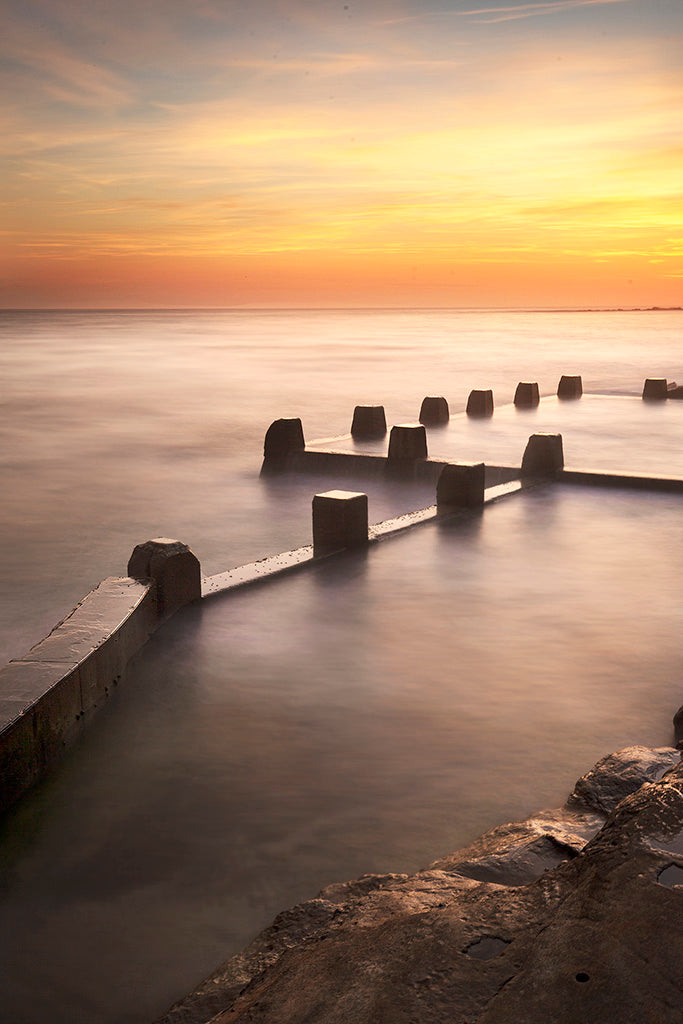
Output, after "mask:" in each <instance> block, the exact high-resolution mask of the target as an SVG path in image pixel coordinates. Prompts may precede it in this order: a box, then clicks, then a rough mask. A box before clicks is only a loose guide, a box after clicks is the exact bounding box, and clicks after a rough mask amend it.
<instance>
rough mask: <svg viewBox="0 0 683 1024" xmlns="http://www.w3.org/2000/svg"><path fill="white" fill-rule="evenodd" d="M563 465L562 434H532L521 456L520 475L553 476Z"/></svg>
mask: <svg viewBox="0 0 683 1024" xmlns="http://www.w3.org/2000/svg"><path fill="white" fill-rule="evenodd" d="M563 467H564V453H563V451H562V434H532V435H531V437H530V438H529V440H528V442H527V446H526V449H525V450H524V457H523V458H522V476H541V477H544V476H555V475H556V474H557V473H558V472H559V471H560V470H561V469H562V468H563Z"/></svg>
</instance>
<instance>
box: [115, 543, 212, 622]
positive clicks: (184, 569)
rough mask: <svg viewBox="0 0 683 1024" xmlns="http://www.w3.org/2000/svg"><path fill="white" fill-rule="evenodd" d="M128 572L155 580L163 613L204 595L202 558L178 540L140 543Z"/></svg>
mask: <svg viewBox="0 0 683 1024" xmlns="http://www.w3.org/2000/svg"><path fill="white" fill-rule="evenodd" d="M128 575H129V576H132V577H133V579H136V580H146V579H153V580H154V582H155V583H156V597H157V609H158V612H159V614H160V615H163V616H167V615H171V614H172V613H173V612H174V611H176V610H177V609H178V608H182V607H183V605H186V604H189V603H190V602H191V601H196V600H198V599H199V598H200V597H201V596H202V577H201V569H200V565H199V561H198V559H197V557H196V556H195V555H194V554H193V552H192V551H190V549H189V547H188V546H187V544H183V543H182V542H181V541H179V540H171V539H170V538H168V537H156V538H154V539H153V540H148V541H145V543H144V544H138V545H137V547H136V548H135V549H134V550H133V554H132V555H131V556H130V560H129V562H128Z"/></svg>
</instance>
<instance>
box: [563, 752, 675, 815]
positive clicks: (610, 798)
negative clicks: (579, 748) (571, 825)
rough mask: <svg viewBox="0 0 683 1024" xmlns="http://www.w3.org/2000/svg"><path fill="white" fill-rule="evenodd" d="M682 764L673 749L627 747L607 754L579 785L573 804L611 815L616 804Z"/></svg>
mask: <svg viewBox="0 0 683 1024" xmlns="http://www.w3.org/2000/svg"><path fill="white" fill-rule="evenodd" d="M679 762H680V754H679V753H677V751H675V750H672V748H671V747H661V748H659V749H655V750H652V749H650V747H627V748H626V749H625V750H619V751H617V752H616V753H615V754H608V755H607V757H603V758H602V760H600V761H598V763H597V764H596V765H595V767H594V768H591V770H590V771H589V772H588V773H587V774H586V775H583V776H582V777H581V778H580V779H579V780H578V782H577V783H576V785H575V787H574V790H573V792H572V794H571V796H570V798H569V802H570V804H577V805H583V806H585V807H590V808H592V809H593V810H596V811H601V812H602V813H603V814H609V813H610V812H611V811H613V810H614V808H615V807H616V806H617V804H618V803H619V802H620V801H621V800H623V799H624V797H626V796H628V795H629V794H630V793H634V792H635V791H636V790H637V789H639V788H640V787H641V786H642V785H643V783H645V782H653V781H655V780H657V779H661V777H662V776H663V775H664V773H665V772H667V771H668V770H669V769H670V768H673V767H674V765H677V764H678V763H679Z"/></svg>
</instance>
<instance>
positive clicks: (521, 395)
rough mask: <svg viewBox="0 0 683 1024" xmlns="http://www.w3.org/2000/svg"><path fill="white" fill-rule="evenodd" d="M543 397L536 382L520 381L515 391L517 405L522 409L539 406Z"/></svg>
mask: <svg viewBox="0 0 683 1024" xmlns="http://www.w3.org/2000/svg"><path fill="white" fill-rule="evenodd" d="M540 400H541V397H540V395H539V393H538V384H537V383H536V382H535V381H533V382H532V381H526V380H525V381H520V382H519V384H518V385H517V390H516V391H515V405H516V406H517V407H518V408H520V409H532V408H533V407H534V406H535V405H538V403H539V402H540Z"/></svg>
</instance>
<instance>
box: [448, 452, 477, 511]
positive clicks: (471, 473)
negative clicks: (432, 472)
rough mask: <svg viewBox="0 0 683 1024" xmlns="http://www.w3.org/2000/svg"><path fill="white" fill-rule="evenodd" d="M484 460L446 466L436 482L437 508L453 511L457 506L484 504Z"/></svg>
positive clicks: (465, 506) (469, 506)
mask: <svg viewBox="0 0 683 1024" xmlns="http://www.w3.org/2000/svg"><path fill="white" fill-rule="evenodd" d="M485 475H486V468H485V466H484V463H483V462H457V463H453V464H452V465H448V466H444V468H443V469H442V470H441V475H440V476H439V479H438V481H437V484H436V510H437V512H438V513H448V512H452V511H453V509H456V508H478V507H479V506H481V505H483V504H484V478H485Z"/></svg>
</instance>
